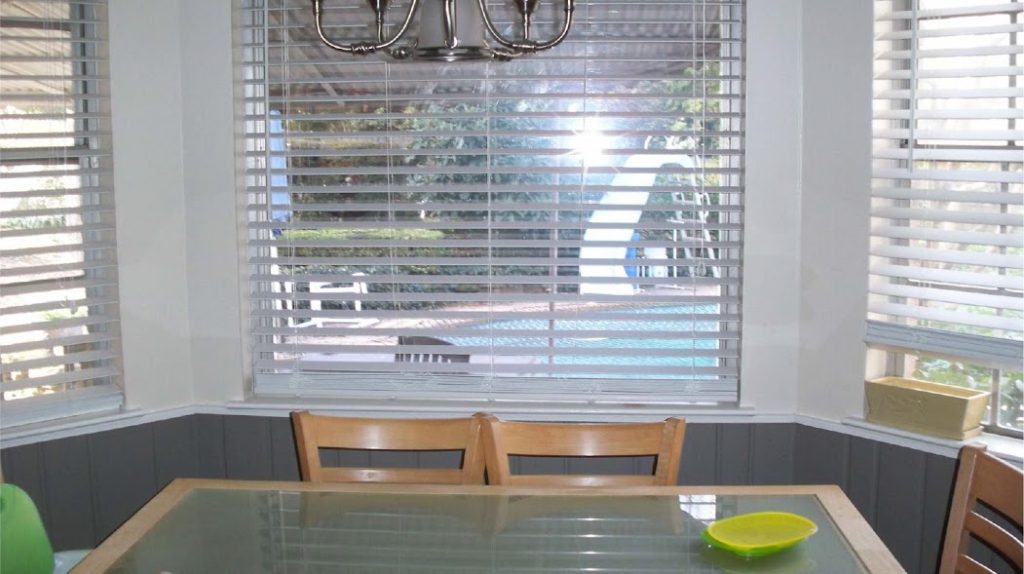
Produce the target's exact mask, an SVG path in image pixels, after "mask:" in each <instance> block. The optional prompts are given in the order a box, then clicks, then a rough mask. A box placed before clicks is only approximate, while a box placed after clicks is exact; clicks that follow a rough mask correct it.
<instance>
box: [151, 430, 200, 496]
mask: <svg viewBox="0 0 1024 574" xmlns="http://www.w3.org/2000/svg"><path fill="white" fill-rule="evenodd" d="M197 421H198V419H197V417H194V416H192V417H180V418H176V419H169V420H165V421H158V422H155V423H153V425H152V426H153V455H154V458H155V464H156V487H157V489H158V490H159V489H162V488H163V487H165V486H167V484H168V483H170V482H171V481H172V480H174V479H175V478H178V477H179V476H199V475H200V474H199V434H198V430H197V429H196V423H197Z"/></svg>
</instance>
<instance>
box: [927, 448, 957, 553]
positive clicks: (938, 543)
mask: <svg viewBox="0 0 1024 574" xmlns="http://www.w3.org/2000/svg"><path fill="white" fill-rule="evenodd" d="M924 464H925V472H924V512H923V514H922V518H921V568H920V570H921V571H922V572H937V571H938V570H939V556H940V555H941V554H942V536H943V534H944V531H945V527H946V519H947V515H948V514H949V502H950V500H951V498H952V496H953V481H954V480H955V478H956V477H955V474H956V461H955V460H953V459H952V458H946V457H944V456H935V455H926V458H925V463H924Z"/></svg>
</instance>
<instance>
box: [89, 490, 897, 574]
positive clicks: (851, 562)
mask: <svg viewBox="0 0 1024 574" xmlns="http://www.w3.org/2000/svg"><path fill="white" fill-rule="evenodd" d="M762 511H781V512H788V513H794V514H799V515H801V516H803V517H806V518H808V519H810V520H811V521H812V522H814V524H815V525H816V526H817V532H815V533H814V534H813V535H811V536H810V537H809V538H807V539H806V540H804V541H802V542H800V543H798V544H796V545H795V546H792V547H790V548H787V549H785V550H782V551H779V552H777V553H774V554H770V555H766V556H761V557H756V558H752V557H743V556H740V555H737V554H734V553H732V552H730V551H728V550H724V549H721V548H717V547H713V546H711V545H709V544H708V543H707V542H706V541H705V539H704V538H702V536H701V534H702V532H703V531H704V530H705V529H706V528H707V527H708V525H709V524H710V523H712V522H714V521H716V520H721V519H723V518H727V517H731V516H737V515H742V514H746V513H753V512H762ZM72 572H73V573H93V572H116V573H135V572H138V573H147V574H149V573H160V574H186V573H188V574H192V573H196V574H200V573H206V572H210V573H226V572H227V573H230V572H244V573H260V572H267V573H291V572H297V573H298V572H302V573H315V572H414V573H420V572H422V573H426V572H495V573H498V572H500V573H506V572H508V573H512V572H515V573H526V572H531V573H535V572H630V573H655V572H709V573H710V572H735V573H743V572H758V573H770V572H778V573H787V574H794V573H801V572H827V573H829V574H844V573H847V572H850V573H854V572H858V573H863V572H877V573H890V572H904V570H903V569H902V568H901V567H900V565H899V563H898V562H897V561H896V559H895V558H894V557H893V555H892V554H891V553H890V552H889V550H888V549H887V548H886V547H885V545H884V544H883V543H882V541H881V540H880V539H879V538H878V536H877V534H875V532H874V531H873V530H872V529H871V527H870V526H869V525H868V523H867V522H866V521H865V520H864V518H863V517H862V516H861V515H860V513H859V512H858V511H857V509H856V508H855V507H854V506H853V504H852V503H851V502H850V500H849V499H848V498H847V497H846V495H845V494H844V493H843V491H842V490H840V489H839V487H837V486H835V485H792V486H678V487H676V486H672V487H628V488H621V487H620V488H520V487H500V486H477V485H472V486H464V485H449V486H443V485H409V484H370V483H355V484H331V483H309V482H280V481H239V480H218V479H191V478H183V479H177V480H174V481H173V482H171V483H170V484H169V485H167V486H166V487H165V488H164V489H163V490H162V491H161V492H160V493H159V494H157V495H156V496H155V497H154V498H153V499H152V500H150V501H149V502H148V503H147V504H146V505H145V506H143V508H142V509H140V510H139V511H138V512H137V513H136V514H135V515H134V516H133V517H132V518H130V519H129V520H128V521H127V522H125V523H124V524H123V525H122V526H121V527H120V528H118V529H117V530H116V531H115V532H114V533H113V534H112V535H111V536H110V537H108V538H107V539H106V540H105V541H104V542H103V543H102V544H100V545H99V546H98V547H97V548H96V549H95V550H93V551H92V552H91V553H90V554H89V555H88V556H87V557H86V558H85V559H84V560H83V561H82V562H81V563H80V564H79V565H78V566H77V567H76V568H75V569H74V570H72Z"/></svg>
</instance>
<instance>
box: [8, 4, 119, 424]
mask: <svg viewBox="0 0 1024 574" xmlns="http://www.w3.org/2000/svg"><path fill="white" fill-rule="evenodd" d="M106 26H107V24H106V2H105V1H103V0H72V1H58V0H35V1H32V0H4V2H3V3H0V373H2V383H0V391H2V395H0V396H2V401H0V404H2V407H3V424H4V426H10V425H14V424H20V423H27V422H36V421H40V420H45V419H50V418H56V417H64V416H72V415H78V414H83V413H88V412H94V411H100V410H107V409H113V408H116V407H118V406H119V405H120V404H121V391H120V387H119V372H120V369H119V355H120V343H119V333H118V323H117V321H118V315H117V270H116V264H117V259H116V257H115V251H114V249H115V242H114V205H113V199H114V198H113V188H112V186H111V169H112V167H111V147H110V121H109V99H108V98H109V92H108V82H107V79H108V70H107V45H106Z"/></svg>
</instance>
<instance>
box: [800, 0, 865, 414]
mask: <svg viewBox="0 0 1024 574" xmlns="http://www.w3.org/2000/svg"><path fill="white" fill-rule="evenodd" d="M872 18H873V14H872V2H866V1H860V2H850V1H849V0H805V1H804V17H803V26H802V36H803V42H802V44H803V81H802V82H801V84H802V86H803V97H802V98H801V99H802V103H803V106H802V109H803V116H802V125H803V129H802V132H803V139H802V146H801V147H802V148H803V154H802V160H801V170H800V172H801V192H800V198H801V208H800V245H801V246H800V295H801V301H800V377H799V387H800V404H799V406H798V408H797V411H798V412H799V413H801V414H809V415H814V416H818V417H821V418H826V419H831V420H840V419H842V418H844V417H848V416H861V415H862V414H863V400H864V399H863V397H864V383H863V381H864V353H865V347H864V343H863V341H864V328H865V317H866V316H867V295H866V293H867V268H868V256H867V249H868V230H869V225H870V217H869V215H868V213H869V207H870V205H869V193H870V187H871V121H870V117H871V81H872V73H871V58H872V40H873V32H872V31H873V21H872Z"/></svg>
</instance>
